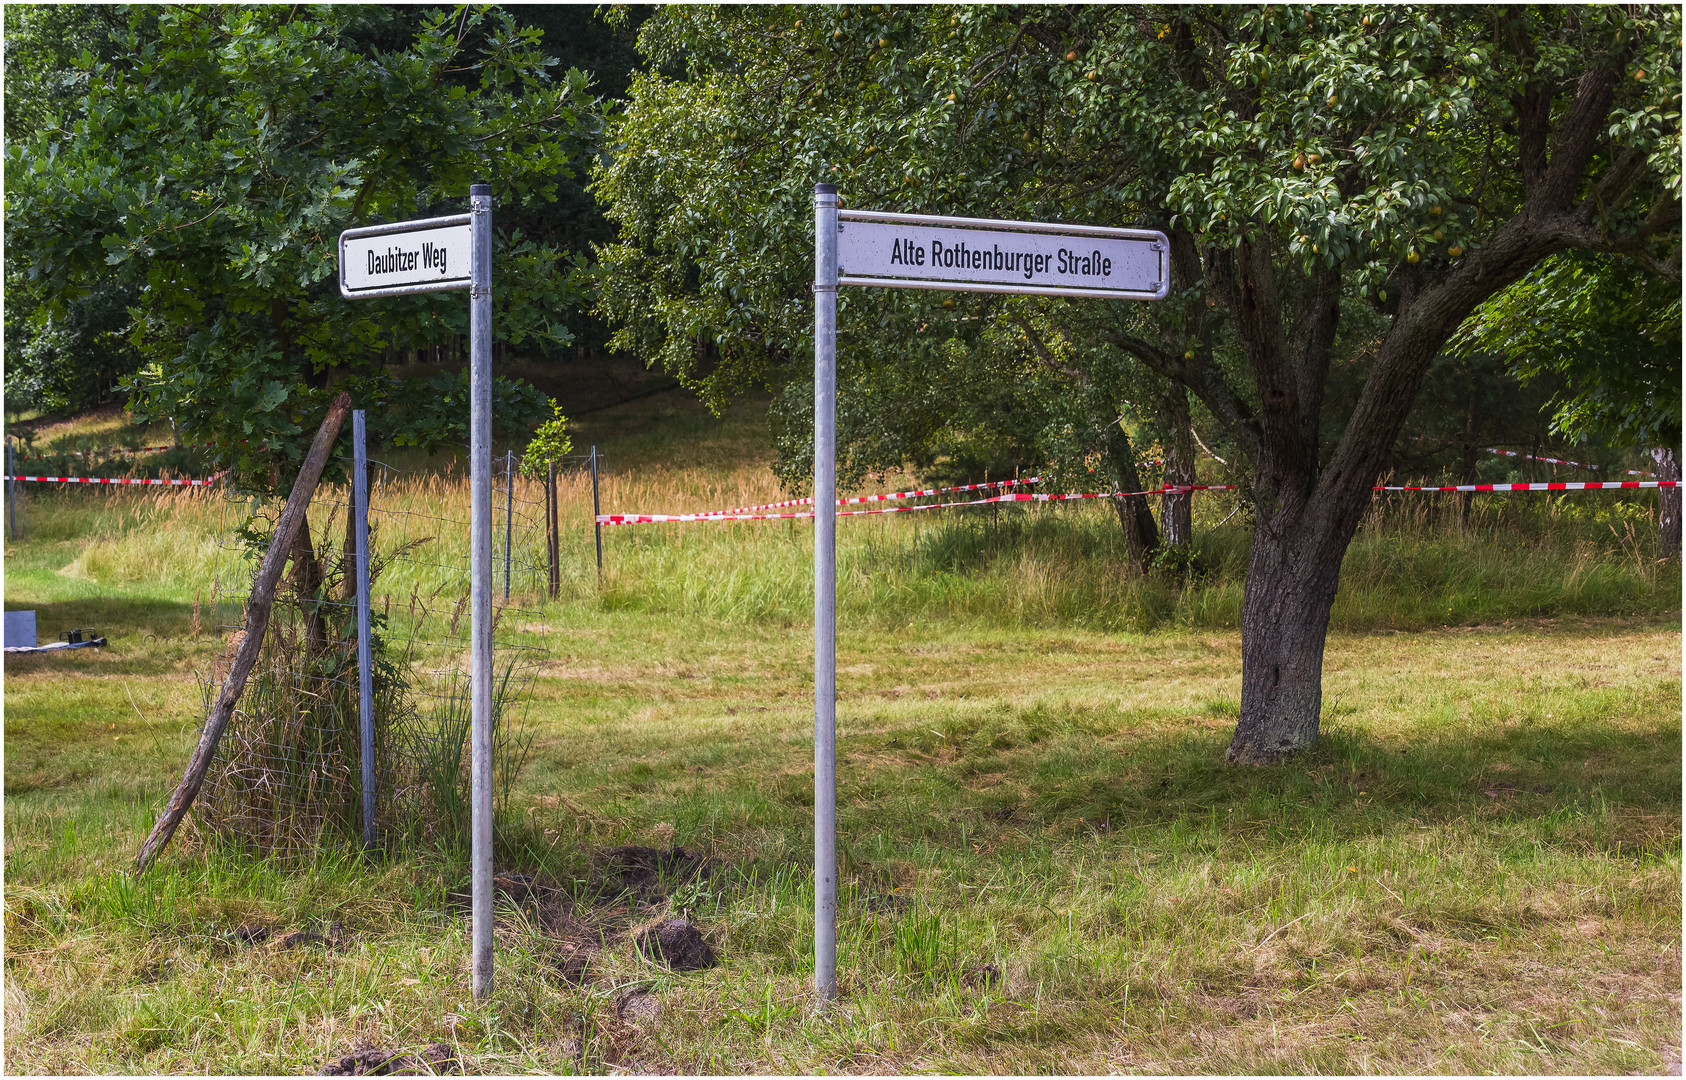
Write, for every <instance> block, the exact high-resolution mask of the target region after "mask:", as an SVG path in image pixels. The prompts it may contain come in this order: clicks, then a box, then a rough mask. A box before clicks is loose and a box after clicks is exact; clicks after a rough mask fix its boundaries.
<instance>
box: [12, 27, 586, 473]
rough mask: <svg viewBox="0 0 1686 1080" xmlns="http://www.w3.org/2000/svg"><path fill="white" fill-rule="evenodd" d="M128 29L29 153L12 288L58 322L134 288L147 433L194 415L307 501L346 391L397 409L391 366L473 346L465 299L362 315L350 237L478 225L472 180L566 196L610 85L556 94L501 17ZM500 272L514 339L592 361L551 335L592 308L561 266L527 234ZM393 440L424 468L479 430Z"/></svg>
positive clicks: (538, 60) (540, 59)
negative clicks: (577, 309)
mask: <svg viewBox="0 0 1686 1080" xmlns="http://www.w3.org/2000/svg"><path fill="white" fill-rule="evenodd" d="M418 14H419V13H418ZM42 18H46V16H42ZM126 20H127V26H126V27H121V28H115V29H113V30H112V31H111V33H110V39H109V41H108V42H107V46H108V47H107V48H106V49H105V50H104V54H103V55H100V54H95V53H92V52H88V53H84V54H82V55H81V56H80V57H78V58H77V59H76V61H75V63H74V65H73V67H74V70H75V71H76V72H78V73H79V76H80V80H81V81H80V82H78V83H77V85H78V87H79V91H78V92H77V93H74V94H69V95H64V96H62V98H58V99H54V100H55V102H57V104H56V107H55V111H53V112H52V113H51V115H50V116H49V117H48V118H47V119H45V120H43V121H42V122H41V123H40V125H39V126H38V129H37V130H34V131H31V132H27V133H26V135H25V137H23V138H18V139H13V138H11V134H10V132H9V133H8V143H7V150H6V152H7V173H8V185H7V192H6V203H7V216H6V242H7V245H8V248H9V251H10V257H9V258H8V260H7V266H8V274H7V276H8V286H9V288H10V287H16V288H19V289H21V290H23V291H24V292H25V293H26V294H27V295H29V296H32V297H35V298H38V300H39V303H40V311H39V313H37V314H36V316H35V319H36V321H37V323H43V322H44V321H45V320H47V319H50V318H55V317H62V316H63V313H64V312H65V311H66V310H67V307H68V305H69V304H70V303H72V302H73V301H74V300H76V298H78V297H79V296H82V295H86V294H87V293H88V292H90V291H91V290H94V289H96V288H100V287H110V286H118V287H121V288H124V289H128V290H131V291H132V293H133V294H134V295H135V300H134V302H133V304H132V306H131V311H130V315H131V317H132V330H131V335H130V336H131V340H132V342H133V345H134V347H135V348H136V349H138V350H139V351H140V352H141V354H142V355H143V356H144V357H145V358H146V360H147V366H146V367H145V368H144V369H143V370H142V372H141V373H140V374H139V375H138V376H137V377H136V378H135V379H134V380H133V381H132V382H131V383H130V384H129V389H130V392H131V395H132V404H133V406H134V408H135V410H136V413H137V415H139V416H141V417H143V418H150V417H164V416H170V417H174V418H175V420H176V421H177V423H178V424H179V425H180V426H181V428H182V430H183V432H184V434H185V435H186V436H187V437H190V438H192V439H194V440H196V441H211V440H214V441H217V442H219V443H221V444H223V445H225V446H228V447H230V449H229V450H228V451H227V455H226V460H227V461H229V462H230V463H231V464H233V466H234V467H235V471H236V475H237V476H238V477H239V478H240V479H241V480H242V481H243V482H246V483H250V484H253V485H255V486H268V485H271V484H274V483H276V482H277V481H279V484H280V486H281V488H282V489H284V488H285V486H286V483H287V482H288V478H289V477H290V475H291V473H292V471H293V469H294V468H296V464H297V462H298V461H299V460H300V459H301V458H302V455H303V451H304V447H305V445H307V443H308V440H309V438H310V435H311V433H312V429H313V428H314V426H315V420H316V418H317V417H318V416H320V413H321V411H322V409H324V408H325V407H326V403H327V401H328V400H329V399H330V398H331V397H332V396H333V394H334V393H336V392H338V391H339V390H341V389H346V390H349V391H350V392H351V393H352V395H353V398H354V401H355V402H356V403H357V404H358V405H368V406H371V407H374V406H376V405H378V404H380V403H382V402H384V401H386V400H387V399H388V398H389V397H391V396H393V393H394V391H393V388H392V386H391V380H390V378H389V377H388V376H387V375H386V372H385V368H384V360H385V358H386V355H387V352H388V350H390V349H402V348H411V347H416V346H420V345H423V344H427V343H430V342H437V341H441V340H445V339H446V338H448V337H451V336H460V335H462V334H465V333H466V331H467V305H466V304H465V303H463V300H462V298H461V297H460V296H455V295H451V296H442V295H438V294H435V295H432V296H427V297H417V298H405V299H398V300H382V301H379V302H361V303H354V302H350V301H346V300H343V299H341V298H340V296H339V294H338V290H337V288H336V283H335V278H336V260H337V254H336V246H335V239H336V236H337V234H338V232H339V231H340V230H342V229H344V228H346V227H348V226H351V225H358V224H367V223H370V222H375V221H382V220H388V221H390V220H403V219H406V218H413V217H421V216H430V215H433V214H437V213H445V212H451V211H453V210H460V209H461V208H462V206H463V199H464V197H465V195H466V191H467V188H468V185H469V183H470V182H471V181H482V180H483V181H486V182H489V183H491V184H492V185H493V189H494V192H495V194H496V196H497V198H498V199H499V200H500V202H501V203H502V204H504V205H518V204H520V203H523V202H528V201H542V200H547V199H550V198H552V197H553V196H554V194H555V191H556V185H557V183H558V182H559V179H560V178H562V177H564V176H566V175H567V174H568V172H569V169H570V165H571V163H572V162H573V161H574V159H575V158H576V157H577V154H578V150H579V139H580V137H581V136H582V134H584V133H586V129H587V127H588V125H587V124H586V122H585V116H586V110H588V109H589V108H590V102H589V101H588V100H587V99H586V98H585V88H586V77H585V76H584V75H583V74H581V73H580V72H578V71H577V70H571V71H569V72H567V73H566V74H557V73H554V72H553V70H552V69H553V67H554V62H553V61H552V60H550V59H548V58H547V57H546V56H545V55H544V53H543V52H542V50H541V49H540V47H539V32H538V31H537V30H532V29H520V28H518V27H517V26H516V25H515V24H514V23H513V22H512V21H511V19H510V18H509V16H508V15H507V14H505V13H503V12H500V11H498V10H496V9H469V8H460V9H457V10H456V11H454V12H450V13H445V12H435V13H428V14H425V16H424V17H421V18H419V19H416V18H412V17H411V15H410V13H408V12H406V11H403V10H400V9H390V8H380V7H352V6H324V7H318V8H310V9H302V10H301V9H297V8H266V7H254V8H226V7H205V8H193V7H180V8H159V9H152V8H134V9H128V10H127V12H126ZM494 220H496V219H495V218H494ZM494 258H495V259H496V260H497V262H496V265H497V271H496V289H495V292H494V302H495V315H494V327H495V329H496V333H497V334H498V336H499V337H500V338H501V339H502V340H505V341H507V342H509V343H511V344H517V345H518V344H522V343H525V342H535V341H536V342H550V343H559V342H564V341H566V340H568V337H569V334H568V331H567V329H566V328H565V327H563V326H561V325H560V324H558V323H557V322H556V321H555V318H556V317H555V315H553V314H551V313H553V312H560V311H562V310H564V309H565V308H566V307H567V306H568V304H569V299H568V298H569V295H570V290H571V289H574V288H575V287H576V286H575V285H574V284H572V283H571V281H570V278H569V276H568V275H567V274H566V273H564V272H561V270H560V262H559V260H560V258H561V255H560V253H559V252H558V251H557V250H556V249H555V248H554V247H552V246H550V245H548V244H542V243H538V242H536V241H534V240H533V239H531V238H529V237H528V236H526V235H525V234H524V233H522V232H521V231H520V230H519V229H515V230H505V231H501V232H500V233H499V234H498V236H497V239H496V242H495V248H494ZM410 404H411V405H413V406H414V405H425V404H427V402H426V401H425V400H422V399H419V398H416V399H412V401H411V402H410ZM370 419H371V424H370V427H371V435H372V437H374V438H376V439H377V440H378V439H383V438H388V437H392V436H393V435H395V434H397V433H398V429H403V428H404V427H405V425H406V424H408V429H407V430H405V431H404V436H405V439H406V441H414V442H418V443H420V444H422V445H430V443H429V440H430V439H435V438H439V437H444V433H447V432H450V431H452V430H454V429H455V428H456V427H459V426H460V424H459V422H458V420H457V418H450V417H440V418H435V419H432V420H427V421H421V422H415V418H414V417H413V416H399V417H395V418H394V419H393V420H392V421H391V423H390V424H389V422H388V420H387V419H386V418H385V416H384V414H381V413H378V412H377V414H376V415H373V416H371V418H370ZM243 441H244V442H243ZM272 469H274V470H277V471H278V472H277V475H276V476H272V475H271V471H272Z"/></svg>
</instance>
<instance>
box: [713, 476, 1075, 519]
mask: <svg viewBox="0 0 1686 1080" xmlns="http://www.w3.org/2000/svg"><path fill="white" fill-rule="evenodd" d="M1041 482H1042V478H1041V477H1040V476H1031V477H1026V478H1025V479H1023V480H989V481H986V482H984V483H981V484H961V485H960V486H958V487H941V488H926V489H925V490H923V491H894V492H890V493H889V494H887V495H856V496H854V497H853V498H849V499H838V500H837V505H838V506H852V505H855V504H857V503H869V502H899V501H901V500H902V499H920V498H924V497H926V496H928V495H949V494H952V493H954V492H956V491H981V490H983V489H985V488H995V487H1013V486H1015V485H1018V484H1040V483H1041ZM812 505H814V499H813V497H812V496H809V497H807V498H804V499H786V500H785V501H784V502H774V503H760V504H758V505H756V506H734V507H732V508H731V509H730V510H711V511H708V512H707V514H706V515H703V516H719V515H723V514H753V513H755V512H756V511H758V510H783V509H784V508H785V507H787V506H812Z"/></svg>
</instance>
